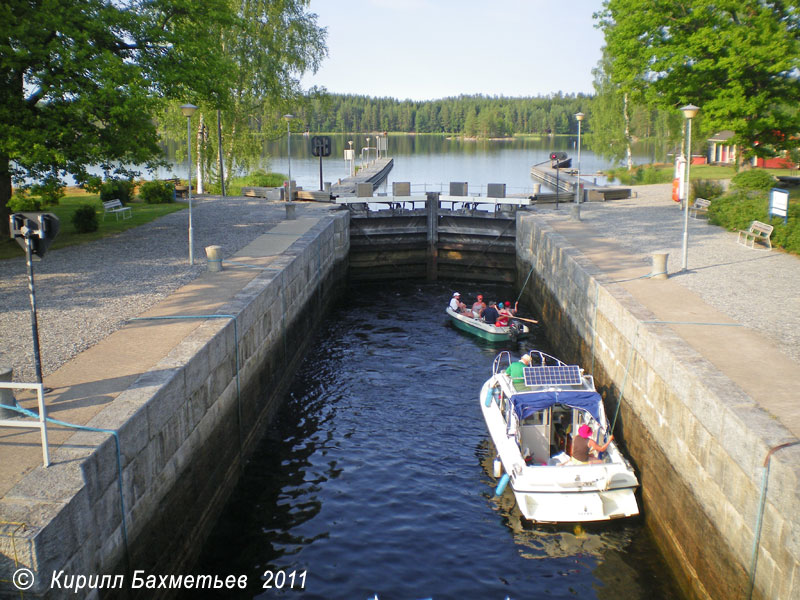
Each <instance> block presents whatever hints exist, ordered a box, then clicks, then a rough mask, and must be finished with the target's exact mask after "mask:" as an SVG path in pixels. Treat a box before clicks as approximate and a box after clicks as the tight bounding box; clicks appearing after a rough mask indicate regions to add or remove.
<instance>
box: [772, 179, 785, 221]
mask: <svg viewBox="0 0 800 600" xmlns="http://www.w3.org/2000/svg"><path fill="white" fill-rule="evenodd" d="M769 214H770V215H775V216H776V217H783V224H784V225H786V223H788V221H789V191H788V190H782V189H781V188H772V189H771V190H770V191H769Z"/></svg>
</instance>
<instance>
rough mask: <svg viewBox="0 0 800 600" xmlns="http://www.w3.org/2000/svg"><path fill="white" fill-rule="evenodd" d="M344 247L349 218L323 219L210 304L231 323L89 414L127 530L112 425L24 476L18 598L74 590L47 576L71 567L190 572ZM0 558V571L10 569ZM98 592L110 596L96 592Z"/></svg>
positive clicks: (333, 293) (17, 542)
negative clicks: (30, 577)
mask: <svg viewBox="0 0 800 600" xmlns="http://www.w3.org/2000/svg"><path fill="white" fill-rule="evenodd" d="M348 249H349V223H348V218H347V214H345V213H331V215H330V216H325V217H323V218H321V219H320V221H319V223H317V224H316V225H315V226H314V227H312V228H311V229H310V230H309V231H308V232H307V233H305V234H304V235H302V236H301V237H300V238H299V239H298V240H297V241H296V242H295V243H294V244H292V245H291V246H290V247H289V248H288V250H286V251H285V252H284V253H282V254H281V255H280V256H279V257H278V258H276V259H275V260H274V261H273V262H272V263H271V265H270V269H269V270H265V271H263V272H261V273H260V274H259V275H258V276H256V277H255V278H254V279H253V280H252V281H251V282H250V283H248V284H247V285H246V286H245V287H244V288H243V289H242V290H241V292H239V293H238V294H237V295H236V296H235V297H234V298H233V299H232V300H231V301H230V302H229V303H228V304H226V305H225V306H223V307H222V308H221V309H220V310H219V311H217V312H218V313H219V314H230V315H235V317H236V318H235V320H234V319H229V318H219V319H209V320H207V321H204V322H203V323H202V325H200V326H199V327H198V328H197V329H195V330H194V331H193V333H191V334H190V335H189V336H187V337H186V338H185V339H184V340H183V341H182V342H181V343H180V344H179V345H178V346H177V347H175V348H174V349H173V351H172V352H171V353H170V354H169V355H168V356H166V357H165V358H164V359H163V360H162V361H161V362H160V363H159V364H157V365H156V366H155V367H154V368H153V369H151V370H150V371H149V372H147V373H144V374H142V375H141V376H140V377H139V378H138V379H137V381H136V383H135V384H134V385H133V386H131V387H130V388H129V389H127V390H126V391H124V392H123V393H122V394H121V395H120V396H119V397H117V398H116V399H115V401H114V402H113V403H111V404H110V405H109V406H108V407H107V408H106V409H104V410H103V411H102V412H101V413H99V414H98V415H97V416H96V417H95V418H94V419H93V420H92V422H91V423H90V425H91V426H93V427H97V428H104V429H110V430H115V431H117V432H118V435H119V442H120V459H121V467H122V494H123V497H124V502H125V517H126V518H125V525H126V531H123V523H122V518H121V517H122V513H121V507H120V488H119V478H118V468H117V450H116V445H115V442H114V439H113V437H111V436H109V435H108V434H105V433H93V432H84V431H81V432H78V433H75V434H74V435H73V436H72V437H71V439H70V440H69V443H68V444H67V445H66V447H62V448H60V449H58V450H57V451H56V452H55V453H54V455H53V458H54V460H53V463H54V464H53V465H52V466H51V467H50V468H48V469H47V470H46V472H45V470H44V469H37V470H36V471H34V472H32V473H31V474H30V475H29V476H28V477H26V478H25V480H24V482H23V484H22V485H23V487H22V488H21V489H19V490H17V492H18V493H19V494H21V495H24V490H25V489H28V490H29V491H30V494H29V497H28V498H25V499H24V502H23V501H21V502H20V506H19V507H18V512H17V515H18V517H19V520H20V521H24V522H25V523H26V525H27V527H26V529H25V531H23V532H21V533H20V535H18V536H17V537H16V538H15V539H14V546H15V548H14V549H13V553H12V549H11V548H5V547H4V548H1V549H0V550H2V551H3V552H2V554H3V555H5V557H10V556H14V554H16V556H17V557H18V559H19V561H20V563H21V564H23V565H25V566H29V567H30V568H31V569H32V570H33V571H34V573H35V574H36V575H37V582H36V585H35V586H34V587H33V588H32V589H31V590H29V591H27V592H26V597H31V596H41V595H46V596H47V597H67V596H70V597H81V594H79V595H78V596H76V595H75V594H74V593H73V592H72V591H67V590H61V591H58V590H56V591H49V589H48V588H49V587H50V585H49V584H50V581H51V580H50V577H51V573H52V572H53V571H56V572H57V571H61V570H63V571H64V572H65V573H66V574H67V575H65V576H62V578H61V580H60V583H61V584H62V585H64V584H65V583H67V582H68V580H67V577H68V576H71V575H74V574H126V575H125V587H126V588H130V583H131V573H130V572H127V573H126V569H127V568H128V567H130V568H135V569H143V570H146V571H147V572H148V573H161V574H165V573H166V574H168V573H183V572H186V568H188V566H189V565H191V564H192V562H193V561H194V560H195V559H196V553H197V552H198V551H199V548H200V546H201V544H202V542H203V540H204V539H205V537H206V536H207V534H208V533H209V531H210V528H211V526H212V525H213V523H214V521H215V519H216V517H217V515H218V514H219V511H220V510H221V509H222V507H223V504H224V502H225V500H226V499H227V497H228V495H229V492H230V491H231V490H232V487H233V485H234V484H235V482H236V481H237V479H238V475H239V472H240V468H241V466H242V464H243V461H244V460H245V459H246V457H247V456H248V454H249V453H250V452H251V451H252V450H253V448H254V446H255V444H256V443H257V442H258V440H259V438H260V437H261V436H260V434H261V432H262V431H263V428H264V426H265V424H267V423H268V421H269V419H270V418H271V416H272V414H273V413H274V412H275V410H276V409H277V408H278V405H279V401H280V398H281V397H282V394H283V391H284V389H285V387H286V386H287V385H288V383H289V381H290V380H291V377H292V375H293V374H294V371H295V369H296V367H297V365H298V364H299V362H300V361H301V360H302V358H303V355H304V353H305V351H306V347H307V341H308V340H309V338H310V337H311V336H312V334H313V332H314V330H315V328H316V327H317V325H318V324H319V322H320V321H321V319H322V318H323V317H324V315H325V313H326V310H327V308H328V306H329V304H330V303H331V302H332V301H333V300H335V299H336V297H337V296H338V295H339V294H340V292H341V290H342V289H343V286H344V283H345V281H346V272H347V253H348ZM276 267H277V268H276ZM237 348H238V356H237ZM237 366H238V377H237ZM125 537H127V548H126V543H125ZM9 540H10V538H8V537H5V538H3V540H2V541H3V543H4V544H9V543H10V541H9ZM126 549H127V552H126ZM2 566H3V572H4V573H5V572H6V571H8V572H9V573H10V572H11V571H12V570H13V565H10V564H7V565H2ZM6 567H9V569H6ZM106 587H109V586H106ZM87 592H88V590H85V591H84V592H83V594H86V593H87ZM129 593H130V592H129V590H122V591H119V590H111V591H110V595H112V596H113V595H117V594H121V595H127V594H129ZM98 595H102V596H107V595H109V591H103V592H100V593H98V592H96V591H95V592H93V593H92V594H91V596H94V597H96V596H98ZM154 595H155V596H157V595H158V593H154V592H153V591H152V590H149V591H147V597H153V596H154Z"/></svg>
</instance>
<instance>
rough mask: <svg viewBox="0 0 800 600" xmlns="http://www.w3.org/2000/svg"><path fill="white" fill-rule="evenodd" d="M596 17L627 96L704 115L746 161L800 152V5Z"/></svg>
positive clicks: (753, 1) (662, 0)
mask: <svg viewBox="0 0 800 600" xmlns="http://www.w3.org/2000/svg"><path fill="white" fill-rule="evenodd" d="M595 16H596V17H597V18H598V19H599V22H600V26H601V28H602V29H603V31H604V34H605V40H606V49H607V53H608V55H609V56H610V58H611V62H610V65H609V66H610V71H609V75H610V80H611V82H612V83H614V84H616V85H619V86H620V89H621V91H623V92H625V91H627V92H629V93H630V92H634V93H641V94H642V96H643V97H644V98H645V99H646V100H647V101H648V102H651V103H653V104H654V105H657V106H660V107H662V108H665V109H672V110H675V109H677V108H678V107H680V106H682V105H684V104H689V103H692V104H696V105H698V106H700V107H701V109H702V121H703V126H704V128H705V130H706V131H710V130H721V129H730V130H733V131H734V132H735V137H734V138H733V141H734V143H736V144H737V145H738V146H739V148H740V152H739V156H740V157H741V160H743V161H744V160H746V159H747V158H749V157H752V156H754V155H756V156H766V155H770V154H772V153H773V152H774V151H775V150H776V149H785V148H790V147H791V146H794V145H795V141H794V140H792V139H791V137H792V135H793V134H794V133H796V132H797V130H798V114H797V111H796V110H795V109H794V108H793V105H794V104H795V103H796V101H797V98H798V97H800V80H798V76H797V73H798V67H800V12H798V5H797V2H778V1H765V0H714V1H712V0H605V2H604V4H603V10H602V11H601V12H600V13H598V14H597V15H595Z"/></svg>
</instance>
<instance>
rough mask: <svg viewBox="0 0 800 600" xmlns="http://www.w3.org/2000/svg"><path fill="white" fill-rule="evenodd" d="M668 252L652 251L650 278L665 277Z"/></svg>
mask: <svg viewBox="0 0 800 600" xmlns="http://www.w3.org/2000/svg"><path fill="white" fill-rule="evenodd" d="M668 257H669V252H653V254H652V259H653V270H652V271H651V272H650V279H667V277H668V275H667V258H668Z"/></svg>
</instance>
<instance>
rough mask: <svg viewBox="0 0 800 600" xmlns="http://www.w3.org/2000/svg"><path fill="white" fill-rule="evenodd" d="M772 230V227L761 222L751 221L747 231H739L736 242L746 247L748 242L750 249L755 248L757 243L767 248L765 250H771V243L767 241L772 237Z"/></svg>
mask: <svg viewBox="0 0 800 600" xmlns="http://www.w3.org/2000/svg"><path fill="white" fill-rule="evenodd" d="M772 229H773V227H772V225H767V224H766V223H762V222H761V221H753V222H752V223H750V228H749V229H746V230H745V229H740V230H739V237H738V238H737V240H736V241H737V242H738V243H740V244H744V245H745V246H747V245H748V242H749V245H750V247H751V248H755V247H756V241H759V242H761V243H763V244H765V245H766V246H767V247H766V248H765V250H771V249H772V242H771V241H770V240H769V236H770V235H772ZM742 240H744V241H742Z"/></svg>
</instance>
